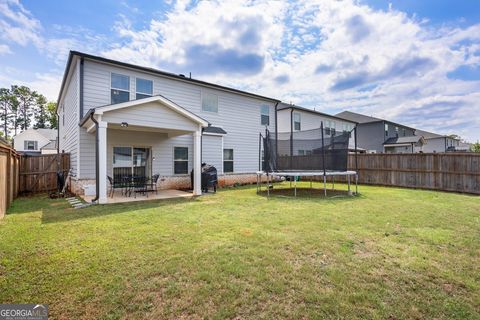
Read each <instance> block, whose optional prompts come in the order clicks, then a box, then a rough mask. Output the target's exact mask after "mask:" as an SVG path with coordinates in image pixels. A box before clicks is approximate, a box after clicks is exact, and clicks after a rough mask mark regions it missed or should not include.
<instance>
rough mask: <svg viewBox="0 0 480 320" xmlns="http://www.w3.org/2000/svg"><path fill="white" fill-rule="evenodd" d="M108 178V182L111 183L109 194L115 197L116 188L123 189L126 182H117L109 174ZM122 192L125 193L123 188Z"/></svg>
mask: <svg viewBox="0 0 480 320" xmlns="http://www.w3.org/2000/svg"><path fill="white" fill-rule="evenodd" d="M107 179H108V182H109V183H110V191H109V196H110V198H113V195H114V193H115V189H123V187H124V184H123V182H120V183H118V182H115V180H114V179H112V177H110V176H107ZM122 193H123V190H122Z"/></svg>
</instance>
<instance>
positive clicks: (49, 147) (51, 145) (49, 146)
mask: <svg viewBox="0 0 480 320" xmlns="http://www.w3.org/2000/svg"><path fill="white" fill-rule="evenodd" d="M40 150H57V140H52V141H50V142H49V143H47V144H46V145H44V146H43V147H41V148H40Z"/></svg>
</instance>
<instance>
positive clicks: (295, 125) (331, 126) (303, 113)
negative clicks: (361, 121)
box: [277, 103, 357, 152]
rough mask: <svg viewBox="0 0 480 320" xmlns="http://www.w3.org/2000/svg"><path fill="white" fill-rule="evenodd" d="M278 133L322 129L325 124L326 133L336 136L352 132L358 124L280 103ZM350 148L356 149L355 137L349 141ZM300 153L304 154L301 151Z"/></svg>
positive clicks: (278, 108)
mask: <svg viewBox="0 0 480 320" xmlns="http://www.w3.org/2000/svg"><path fill="white" fill-rule="evenodd" d="M277 121H278V132H281V133H284V132H291V131H292V132H295V131H306V130H312V129H320V126H321V124H322V122H323V127H324V132H325V134H326V135H327V137H329V136H335V134H337V133H339V132H352V130H353V129H354V128H355V126H356V124H357V122H355V121H350V120H346V119H342V118H339V117H336V116H333V115H329V114H326V113H323V112H319V111H316V110H313V109H308V108H304V107H300V106H296V105H293V104H287V103H279V104H278V107H277ZM349 148H350V149H352V150H353V149H355V139H354V135H353V134H352V137H351V139H350V141H349ZM300 152H302V151H301V150H300Z"/></svg>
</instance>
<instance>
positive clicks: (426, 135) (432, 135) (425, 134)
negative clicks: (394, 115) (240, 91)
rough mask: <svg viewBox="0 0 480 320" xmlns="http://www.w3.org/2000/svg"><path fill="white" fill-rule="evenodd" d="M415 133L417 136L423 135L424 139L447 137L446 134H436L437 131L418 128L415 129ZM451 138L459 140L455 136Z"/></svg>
mask: <svg viewBox="0 0 480 320" xmlns="http://www.w3.org/2000/svg"><path fill="white" fill-rule="evenodd" d="M415 134H416V135H417V136H423V137H424V138H425V139H435V138H447V137H448V136H446V135H442V134H437V133H433V132H428V131H424V130H419V129H416V130H415ZM448 138H451V137H448ZM451 139H455V140H459V139H456V138H451Z"/></svg>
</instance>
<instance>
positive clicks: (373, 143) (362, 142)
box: [357, 122, 385, 152]
mask: <svg viewBox="0 0 480 320" xmlns="http://www.w3.org/2000/svg"><path fill="white" fill-rule="evenodd" d="M357 129H358V133H357V138H358V147H359V148H363V149H365V150H367V152H368V151H375V152H383V143H384V142H385V128H384V125H383V122H373V123H362V124H359V125H358V126H357Z"/></svg>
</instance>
